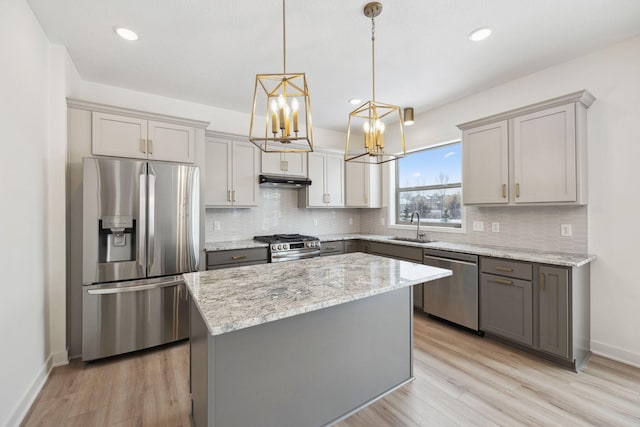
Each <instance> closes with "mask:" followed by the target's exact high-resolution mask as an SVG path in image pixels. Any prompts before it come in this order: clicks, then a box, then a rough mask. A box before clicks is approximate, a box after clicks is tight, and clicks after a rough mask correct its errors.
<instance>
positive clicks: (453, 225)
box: [389, 139, 465, 232]
mask: <svg viewBox="0 0 640 427" xmlns="http://www.w3.org/2000/svg"><path fill="white" fill-rule="evenodd" d="M453 144H460V148H461V151H462V140H461V139H456V140H453V141H447V142H444V143H441V144H435V145H431V146H429V147H423V148H419V149H416V150H413V151H412V152H411V154H413V153H417V152H420V151H427V150H433V149H437V148H442V147H444V146H447V145H453ZM396 163H397V162H396ZM394 166H395V167H394V169H395V171H394V175H395V179H394V184H393V190H394V192H395V195H394V198H393V200H394V209H393V213H392V214H391V216H390V221H389V222H390V227H392V228H409V227H411V228H414V227H415V225H414V224H411V222H410V221H409V220H401V219H400V194H401V193H403V192H409V191H433V190H442V189H445V190H446V189H451V188H459V189H460V222H440V221H437V222H436V221H427V218H420V226H421V228H423V229H425V230H427V231H443V232H447V231H448V232H465V207H464V204H463V202H462V169H463V165H462V158H461V159H460V182H456V183H447V184H442V185H440V184H435V185H424V186H415V187H402V188H401V187H400V184H399V183H400V165H399V163H397V164H395V165H394Z"/></svg>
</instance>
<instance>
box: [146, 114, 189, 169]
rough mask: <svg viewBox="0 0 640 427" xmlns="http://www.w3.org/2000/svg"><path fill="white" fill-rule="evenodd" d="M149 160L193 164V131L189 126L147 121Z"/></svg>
mask: <svg viewBox="0 0 640 427" xmlns="http://www.w3.org/2000/svg"><path fill="white" fill-rule="evenodd" d="M148 132H149V144H148V147H147V148H148V152H149V159H154V160H166V161H172V162H183V163H193V162H194V161H195V146H196V144H195V131H194V129H193V128H192V127H190V126H181V125H174V124H171V123H163V122H155V121H151V120H150V121H149V128H148Z"/></svg>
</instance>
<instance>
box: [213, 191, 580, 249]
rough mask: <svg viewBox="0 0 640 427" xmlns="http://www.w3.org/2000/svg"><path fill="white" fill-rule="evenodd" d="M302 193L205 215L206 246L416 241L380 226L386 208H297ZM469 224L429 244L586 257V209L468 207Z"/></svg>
mask: <svg viewBox="0 0 640 427" xmlns="http://www.w3.org/2000/svg"><path fill="white" fill-rule="evenodd" d="M298 191H301V190H293V189H273V188H261V189H260V198H259V202H258V206H257V207H254V208H243V209H238V208H215V209H207V210H206V215H205V227H206V228H205V233H206V234H205V236H206V241H207V242H221V241H229V240H245V239H252V238H253V237H254V236H257V235H266V234H277V233H300V234H310V235H323V234H334V233H370V234H381V235H395V236H405V237H413V236H414V235H415V229H414V228H413V227H412V228H411V229H402V230H400V229H392V228H388V227H387V226H386V225H383V224H381V221H382V220H383V221H384V224H387V223H388V218H387V209H386V208H381V209H343V208H337V209H326V208H317V209H308V208H307V209H305V208H299V207H298ZM474 221H479V222H482V223H483V226H484V230H483V231H473V229H472V224H473V222H474ZM465 222H466V232H465V233H444V232H436V231H427V236H426V238H427V239H429V240H443V241H449V242H463V243H475V244H482V245H491V246H502V247H513V248H525V249H540V250H547V251H550V252H567V253H586V252H587V207H586V206H531V207H528V206H509V207H473V206H470V207H467V208H466V215H465ZM216 223H217V224H216ZM492 223H498V224H499V232H492V231H491V224H492ZM562 224H571V228H572V236H571V237H564V236H561V235H560V226H561V225H562ZM216 225H219V227H220V229H219V230H216Z"/></svg>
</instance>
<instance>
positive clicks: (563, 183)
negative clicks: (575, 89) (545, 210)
mask: <svg viewBox="0 0 640 427" xmlns="http://www.w3.org/2000/svg"><path fill="white" fill-rule="evenodd" d="M513 154H514V181H515V186H516V188H515V202H516V203H536V202H575V201H576V194H577V193H576V185H577V178H576V126H575V105H574V104H569V105H563V106H561V107H556V108H550V109H548V110H543V111H538V112H536V113H531V114H527V115H525V116H521V117H516V118H514V119H513Z"/></svg>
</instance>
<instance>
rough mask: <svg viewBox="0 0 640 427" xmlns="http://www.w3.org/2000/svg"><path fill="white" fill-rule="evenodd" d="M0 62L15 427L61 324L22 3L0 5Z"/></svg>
mask: <svg viewBox="0 0 640 427" xmlns="http://www.w3.org/2000/svg"><path fill="white" fill-rule="evenodd" d="M0 57H1V58H3V61H2V66H1V67H0V93H1V94H2V96H1V97H0V129H2V156H0V173H1V174H2V175H1V178H0V200H2V210H1V211H0V222H1V223H2V234H1V235H2V242H3V244H2V247H1V249H0V271H2V275H3V297H2V298H1V299H0V337H1V339H2V351H1V352H0V370H2V374H1V375H0V377H1V378H2V380H1V381H0V423H1V424H2V425H17V424H18V423H19V422H20V420H21V419H22V416H23V415H24V413H25V412H26V410H27V409H28V407H29V404H30V403H31V399H32V398H33V397H35V395H36V393H37V392H38V390H39V389H40V387H41V386H42V383H43V381H44V380H45V379H46V376H47V373H48V370H49V367H50V364H51V358H50V354H51V351H52V343H51V341H50V339H49V333H50V327H51V320H52V318H56V321H59V320H60V319H59V313H56V314H53V313H52V312H51V311H50V310H49V301H48V297H50V296H51V294H50V292H49V291H48V281H47V275H48V250H49V239H48V237H47V230H48V228H49V226H50V223H49V221H50V218H49V216H48V214H47V210H48V206H49V202H48V196H49V192H50V186H49V184H48V181H49V180H48V173H49V160H50V159H49V156H50V151H49V135H50V132H55V133H56V134H58V133H59V128H58V127H56V126H53V123H51V125H52V126H50V122H49V119H50V118H52V119H53V118H54V117H50V111H51V108H52V105H50V104H49V94H50V92H49V89H50V88H51V85H50V80H49V79H50V78H51V76H50V72H49V71H50V66H51V63H50V45H49V42H48V40H47V38H46V36H45V34H44V33H43V31H42V29H41V27H40V25H39V24H38V22H37V20H36V19H35V17H34V15H33V13H32V11H31V9H30V8H29V6H28V5H27V3H26V2H25V1H23V0H3V1H2V2H0ZM53 108H54V109H55V107H53ZM55 118H57V116H56V117H55ZM62 126H64V123H63V124H62ZM62 167H64V166H62ZM63 200H64V198H63ZM63 200H62V201H63ZM62 201H61V202H62ZM62 224H63V225H64V220H63V222H62ZM62 247H63V248H64V246H62ZM63 252H64V249H63ZM62 268H64V267H62ZM62 284H64V277H63V278H62ZM62 286H64V285H62ZM62 289H63V293H62V296H64V287H63V288H62ZM63 310H64V306H63ZM62 316H63V317H62V327H64V311H63V314H62ZM56 344H58V343H56ZM58 349H59V347H58V346H57V347H56V351H57V350H58Z"/></svg>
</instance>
